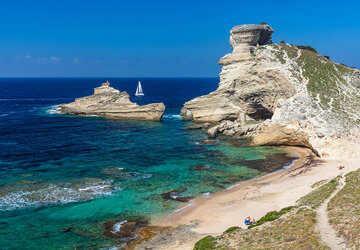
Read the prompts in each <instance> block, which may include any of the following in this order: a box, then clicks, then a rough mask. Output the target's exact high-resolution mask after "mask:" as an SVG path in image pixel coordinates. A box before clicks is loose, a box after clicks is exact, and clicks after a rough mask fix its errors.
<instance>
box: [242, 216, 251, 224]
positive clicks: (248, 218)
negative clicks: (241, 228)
mask: <svg viewBox="0 0 360 250" xmlns="http://www.w3.org/2000/svg"><path fill="white" fill-rule="evenodd" d="M244 223H245V225H247V226H249V225H251V218H250V216H248V217H246V218H245V221H244Z"/></svg>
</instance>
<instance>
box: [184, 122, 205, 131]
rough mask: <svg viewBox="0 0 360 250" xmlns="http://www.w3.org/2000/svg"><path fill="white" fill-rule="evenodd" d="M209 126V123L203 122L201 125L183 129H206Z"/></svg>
mask: <svg viewBox="0 0 360 250" xmlns="http://www.w3.org/2000/svg"><path fill="white" fill-rule="evenodd" d="M210 126H211V124H210V123H208V122H205V123H202V124H196V125H192V126H189V127H186V128H185V129H187V130H190V129H207V128H209V127H210Z"/></svg>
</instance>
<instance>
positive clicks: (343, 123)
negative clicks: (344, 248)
mask: <svg viewBox="0 0 360 250" xmlns="http://www.w3.org/2000/svg"><path fill="white" fill-rule="evenodd" d="M273 32H274V30H273V29H272V28H271V27H270V26H269V25H267V24H266V23H262V24H259V25H239V26H236V27H234V28H233V29H232V30H231V31H230V44H231V47H232V48H233V52H232V53H230V54H227V55H225V56H224V57H223V58H221V59H220V62H219V64H220V65H222V66H223V68H222V71H221V73H220V83H219V87H218V89H217V90H215V91H214V92H211V93H209V94H208V95H204V96H200V97H197V98H195V99H193V100H190V101H188V102H186V103H185V104H184V106H183V108H182V110H181V116H182V118H183V120H187V121H194V122H196V123H203V124H205V123H206V126H203V125H198V126H193V128H199V129H206V130H207V133H208V135H209V136H210V137H215V136H217V135H218V134H223V135H227V136H234V137H248V138H250V144H249V145H252V146H262V145H267V146H286V149H287V150H288V152H289V154H291V155H297V156H298V157H299V160H297V161H296V162H295V163H294V164H293V165H292V166H291V167H290V168H288V169H284V170H282V171H277V172H274V173H272V174H268V175H265V176H261V177H259V178H256V179H253V180H249V181H246V182H243V183H239V184H237V185H234V186H232V187H230V188H228V189H227V190H224V191H220V192H217V193H214V194H210V195H206V196H204V197H199V198H195V199H193V200H191V201H189V202H188V203H186V204H185V205H182V206H181V207H179V208H178V209H177V210H176V211H175V212H173V213H172V214H171V215H169V216H168V217H167V218H163V219H160V220H158V221H155V222H154V224H155V225H156V226H159V227H167V228H168V227H171V229H168V230H165V231H164V232H162V233H159V234H157V235H156V236H154V237H153V238H152V239H150V240H147V241H145V242H142V243H141V244H140V245H137V246H136V249H149V248H150V249H151V248H156V249H193V248H194V244H195V242H196V241H198V240H199V239H201V238H203V240H202V241H199V242H198V243H197V244H196V245H195V249H212V247H214V246H215V245H216V246H232V247H234V246H236V244H237V243H234V242H236V240H235V239H236V237H235V236H234V237H235V238H232V237H231V236H226V237H225V236H223V235H224V234H225V233H227V232H229V233H230V232H232V231H236V232H239V234H240V233H241V234H242V233H243V234H244V235H246V234H247V231H246V230H247V226H246V225H245V224H244V218H246V217H248V216H250V217H251V218H255V219H256V220H259V219H260V218H262V217H263V216H266V215H267V214H268V213H269V212H270V211H283V210H282V209H285V210H284V211H288V210H289V211H290V210H291V209H292V208H293V207H295V209H299V211H300V210H301V211H302V210H304V211H306V213H307V215H305V216H310V217H311V218H313V219H312V220H311V221H310V222H309V223H310V224H311V225H309V227H308V228H309V230H311V231H309V234H313V236H314V238H311V239H298V241H297V242H298V243H296V242H295V243H294V244H295V245H292V246H296V244H298V246H300V245H301V244H303V245H304V246H306V244H309V242H311V241H312V242H313V245H317V246H319V247H326V246H327V245H328V246H330V247H332V248H333V247H335V248H339V247H340V245H336V246H333V245H331V244H332V243H329V242H328V240H327V239H324V238H323V237H322V236H321V235H324V234H326V233H329V232H328V231H326V230H327V229H324V228H327V227H329V226H328V225H325V226H324V225H323V224H324V223H325V222H326V223H327V224H328V222H327V221H325V222H323V221H324V219H322V220H319V221H320V222H319V223H320V224H321V225H318V224H316V223H314V222H316V221H317V217H316V213H318V214H320V215H321V218H327V217H326V213H327V212H326V207H325V211H319V210H316V211H315V210H313V209H315V208H316V206H314V207H311V208H309V207H306V205H304V204H305V203H304V204H303V203H302V202H299V201H302V200H306V199H309V198H308V196H310V197H311V195H312V194H313V193H315V194H317V193H320V194H321V192H322V190H326V188H327V186H326V185H330V186H331V185H333V183H336V185H338V183H339V180H341V178H343V177H344V176H345V174H347V173H349V172H351V171H355V170H357V169H358V168H359V167H360V166H359V165H358V162H360V153H359V152H360V144H359V135H360V133H359V120H360V111H359V110H360V106H359V103H360V102H359V100H360V89H359V87H360V71H359V70H358V69H355V68H351V67H348V66H346V65H343V64H339V63H335V62H333V61H331V60H330V59H329V57H325V56H323V55H321V54H319V53H318V52H317V51H316V50H315V49H313V48H311V47H310V46H295V45H291V44H287V43H285V42H284V41H283V42H281V43H279V44H273V43H272V39H271V36H272V33H273ZM190 128H191V127H190ZM339 166H344V168H343V167H341V168H339ZM336 178H337V179H336ZM327 182H328V183H329V184H326V183H327ZM319 183H320V184H321V185H323V186H321V185H320V184H319ZM324 183H325V184H324ZM318 184H319V185H318ZM319 186H320V188H319ZM342 187H343V184H341V185H340V184H339V188H338V189H339V190H340V188H342ZM338 189H336V192H334V193H333V196H334V195H335V194H336V193H337V192H338ZM319 190H320V191H319ZM334 190H335V189H332V191H334ZM326 195H330V193H329V194H326ZM324 196H325V195H324ZM326 197H328V196H326ZM330 198H332V196H331V197H329V198H328V200H330ZM319 199H320V198H319ZM328 200H326V201H324V200H321V202H326V203H324V204H325V205H326V204H327V202H329V201H328ZM330 202H331V201H330ZM319 203H320V201H319ZM299 211H298V213H300V212H299ZM273 213H276V212H273ZM284 213H286V212H284ZM298 213H295V212H292V213H290V214H291V215H288V216H289V218H292V217H291V216H297V214H298ZM299 216H303V214H301V213H300V215H299ZM310 217H309V218H310ZM279 223H281V222H279ZM298 224H299V225H301V223H298ZM270 225H272V224H270ZM274 225H275V224H274ZM241 230H245V231H241ZM324 230H325V232H324ZM224 231H225V232H224ZM248 232H249V233H252V232H256V231H254V230H249V231H248ZM331 235H332V236H334V237H337V236H335V234H331ZM205 236H208V237H205ZM212 236H217V237H216V238H213V237H212ZM204 237H205V238H204ZM290 238H291V237H290ZM290 238H288V239H285V240H284V241H283V243H284V242H285V244H288V242H291V241H295V240H296V237H295V236H294V237H292V238H291V239H290ZM279 239H281V237H280V238H279ZM338 241H339V240H338ZM224 242H225V243H224ZM274 242H275V243H273V244H275V245H278V244H280V243H279V242H277V243H276V241H274ZM201 244H203V245H204V246H209V248H206V247H205V248H204V247H203V248H201ZM234 244H235V245H234ZM264 244H265V243H264ZM266 244H268V242H266ZM281 244H282V243H281ZM289 244H293V243H289ZM339 244H340V243H339ZM341 244H342V243H341ZM270 245H271V244H270ZM275 245H273V246H275ZM210 246H212V247H210ZM264 246H265V245H264ZM339 249H340V248H339Z"/></svg>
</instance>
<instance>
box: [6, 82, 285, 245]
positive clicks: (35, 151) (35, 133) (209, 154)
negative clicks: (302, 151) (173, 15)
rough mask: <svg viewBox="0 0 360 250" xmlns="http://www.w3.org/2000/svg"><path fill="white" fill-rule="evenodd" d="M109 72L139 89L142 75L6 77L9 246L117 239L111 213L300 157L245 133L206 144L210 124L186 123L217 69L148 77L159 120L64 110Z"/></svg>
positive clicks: (155, 207)
mask: <svg viewBox="0 0 360 250" xmlns="http://www.w3.org/2000/svg"><path fill="white" fill-rule="evenodd" d="M106 80H109V81H110V82H111V83H112V86H114V87H116V88H119V89H121V90H126V91H128V92H129V93H130V94H133V93H132V92H134V91H135V89H136V84H137V80H138V79H135V78H134V79H133V78H113V79H111V78H110V79H96V78H25V79H24V78H11V79H9V78H8V79H7V78H3V79H0V87H1V92H0V133H1V137H0V173H1V174H0V248H1V249H3V248H5V249H12V248H14V249H15V248H17V249H18V248H20V247H22V248H24V245H25V246H26V248H29V249H31V248H32V249H35V248H44V249H50V248H51V249H54V248H91V247H93V248H101V247H104V248H110V247H111V246H114V245H117V244H119V240H118V239H116V238H108V237H106V236H105V235H104V223H105V222H109V221H116V220H130V219H138V218H142V219H145V220H151V219H152V218H155V217H157V216H161V215H163V214H165V213H169V212H171V211H173V210H174V209H176V208H177V207H178V206H179V204H180V202H179V201H175V200H171V199H170V200H168V199H165V198H164V197H165V196H166V195H164V194H165V193H168V192H170V191H176V195H175V196H176V197H175V196H174V194H172V196H171V197H172V198H182V199H186V198H189V197H196V196H200V195H203V194H206V193H212V192H216V191H219V190H222V189H225V188H227V187H229V186H230V185H232V184H234V183H236V182H239V181H242V180H247V179H249V178H253V177H256V176H258V175H259V174H262V173H264V172H270V171H274V170H276V169H279V168H281V167H282V166H284V164H285V163H288V162H289V161H291V160H292V158H291V157H288V156H287V155H286V153H285V152H284V151H283V150H281V149H276V148H270V147H244V145H245V144H246V141H243V140H242V139H234V138H220V139H218V140H217V141H216V142H215V143H211V144H201V142H203V141H205V140H208V139H209V138H208V137H207V135H206V134H205V133H204V131H201V130H184V129H183V128H184V127H186V126H188V125H190V124H191V123H188V122H183V121H181V120H180V117H179V115H178V114H179V112H180V108H181V106H182V104H183V103H184V102H185V101H187V100H190V99H192V98H193V97H196V96H199V95H202V94H207V93H209V92H210V91H213V90H215V89H216V87H217V82H218V79H216V78H144V79H140V80H141V81H142V84H143V88H144V92H145V97H143V98H141V99H138V98H133V101H136V102H138V103H140V104H146V103H150V102H159V101H163V102H165V105H166V113H165V115H164V117H163V120H162V121H161V122H146V121H130V120H110V119H105V118H99V117H74V116H71V115H62V114H59V113H58V112H57V110H56V109H57V105H59V104H61V103H66V102H70V101H72V100H73V99H74V98H75V97H80V96H85V95H89V94H91V93H92V88H94V87H96V86H97V85H99V84H100V83H101V82H103V81H106ZM234 145H235V146H236V147H235V146H234ZM198 165H205V166H207V167H206V168H205V169H204V170H194V168H195V167H196V166H198ZM191 168H192V169H191ZM119 225H120V224H119Z"/></svg>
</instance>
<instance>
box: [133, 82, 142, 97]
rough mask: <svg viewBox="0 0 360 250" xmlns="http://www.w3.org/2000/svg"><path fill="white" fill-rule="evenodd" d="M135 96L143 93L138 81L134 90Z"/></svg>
mask: <svg viewBox="0 0 360 250" xmlns="http://www.w3.org/2000/svg"><path fill="white" fill-rule="evenodd" d="M135 95H136V96H139V95H144V92H143V90H142V87H141V83H140V81H139V83H138V86H137V88H136V92H135Z"/></svg>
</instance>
